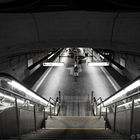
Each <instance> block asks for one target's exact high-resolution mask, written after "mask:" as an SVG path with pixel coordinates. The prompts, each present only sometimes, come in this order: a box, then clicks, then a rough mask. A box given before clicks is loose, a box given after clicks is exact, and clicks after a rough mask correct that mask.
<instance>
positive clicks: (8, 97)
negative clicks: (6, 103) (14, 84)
mask: <svg viewBox="0 0 140 140" xmlns="http://www.w3.org/2000/svg"><path fill="white" fill-rule="evenodd" d="M0 97H2V98H5V99H8V100H10V101H12V102H14V101H15V98H14V97H11V96H8V95H5V94H2V93H0ZM17 102H18V103H20V104H23V103H24V101H22V100H20V99H17Z"/></svg>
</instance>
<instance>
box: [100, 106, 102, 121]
mask: <svg viewBox="0 0 140 140" xmlns="http://www.w3.org/2000/svg"><path fill="white" fill-rule="evenodd" d="M101 114H102V108H101V104H100V118H101Z"/></svg>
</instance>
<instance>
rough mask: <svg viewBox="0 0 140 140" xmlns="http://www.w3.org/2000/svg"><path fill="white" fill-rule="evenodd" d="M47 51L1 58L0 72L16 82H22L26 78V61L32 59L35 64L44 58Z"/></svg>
mask: <svg viewBox="0 0 140 140" xmlns="http://www.w3.org/2000/svg"><path fill="white" fill-rule="evenodd" d="M48 51H49V49H48ZM48 51H41V52H34V53H33V52H30V53H25V54H18V55H15V56H9V57H3V58H1V59H0V72H6V73H9V74H11V75H12V76H14V77H15V78H17V79H18V80H20V81H22V80H23V79H24V78H25V77H26V73H25V69H26V68H27V67H28V60H29V59H32V60H33V63H35V62H37V61H39V60H40V59H42V58H43V57H44V56H46V55H47V53H48Z"/></svg>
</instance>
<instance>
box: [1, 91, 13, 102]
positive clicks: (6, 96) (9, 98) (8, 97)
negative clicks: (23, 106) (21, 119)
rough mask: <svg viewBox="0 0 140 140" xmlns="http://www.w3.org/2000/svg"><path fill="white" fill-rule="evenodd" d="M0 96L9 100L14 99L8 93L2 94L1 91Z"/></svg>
mask: <svg viewBox="0 0 140 140" xmlns="http://www.w3.org/2000/svg"><path fill="white" fill-rule="evenodd" d="M0 97H2V98H6V99H8V100H10V101H15V98H14V97H11V96H8V95H5V94H2V93H0Z"/></svg>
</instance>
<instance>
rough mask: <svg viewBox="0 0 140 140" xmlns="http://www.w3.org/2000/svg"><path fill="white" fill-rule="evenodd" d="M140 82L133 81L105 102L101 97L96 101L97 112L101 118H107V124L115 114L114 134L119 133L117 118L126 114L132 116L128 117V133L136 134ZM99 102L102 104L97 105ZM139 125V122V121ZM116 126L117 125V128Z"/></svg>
mask: <svg viewBox="0 0 140 140" xmlns="http://www.w3.org/2000/svg"><path fill="white" fill-rule="evenodd" d="M139 80H140V77H138V78H136V79H135V80H134V81H132V82H131V83H129V84H128V85H127V86H125V87H124V88H122V89H121V90H119V91H117V92H116V93H115V94H114V95H112V96H110V97H109V98H107V99H106V100H104V101H102V98H101V97H100V98H99V99H97V100H95V101H94V102H95V104H96V109H97V110H98V111H97V112H100V113H99V114H100V116H101V115H104V116H105V119H106V122H107V121H110V120H109V118H108V116H109V115H110V114H113V125H112V126H113V128H112V129H113V131H114V132H115V131H116V129H117V131H118V124H117V123H118V122H117V121H118V120H117V118H118V116H119V113H120V114H121V113H124V114H125V113H126V112H129V115H130V116H127V117H128V118H129V120H128V126H129V131H128V132H129V135H132V134H133V133H135V132H134V130H133V129H134V124H135V123H134V121H135V120H134V117H135V115H138V114H137V113H136V111H135V109H137V111H138V110H140V81H139ZM123 92H124V93H123ZM92 94H93V93H92ZM119 95H120V96H119ZM124 95H125V96H124ZM92 98H94V97H93V95H92ZM94 99H95V98H94ZM92 100H93V99H92ZM98 101H100V102H99V103H97V102H98ZM138 112H139V111H138ZM137 123H139V121H138V120H137ZM116 125H117V128H116ZM135 125H136V124H135ZM139 131H140V130H139Z"/></svg>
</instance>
